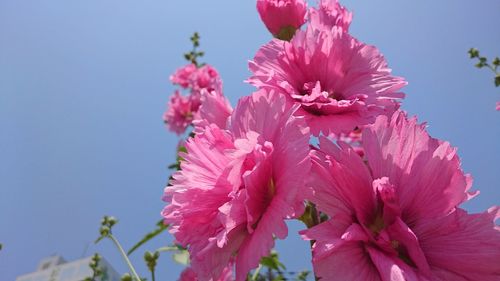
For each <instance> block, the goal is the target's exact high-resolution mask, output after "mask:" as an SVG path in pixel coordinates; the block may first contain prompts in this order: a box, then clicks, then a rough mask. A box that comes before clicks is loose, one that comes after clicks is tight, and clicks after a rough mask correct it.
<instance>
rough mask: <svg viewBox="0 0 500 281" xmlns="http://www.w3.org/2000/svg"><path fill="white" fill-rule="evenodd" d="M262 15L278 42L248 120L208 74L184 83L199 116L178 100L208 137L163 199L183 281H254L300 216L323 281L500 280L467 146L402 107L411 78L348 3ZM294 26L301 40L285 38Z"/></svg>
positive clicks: (282, 1) (256, 80) (259, 65)
mask: <svg viewBox="0 0 500 281" xmlns="http://www.w3.org/2000/svg"><path fill="white" fill-rule="evenodd" d="M257 8H258V11H259V13H260V16H261V18H262V20H263V21H264V23H265V25H266V26H267V27H268V29H269V30H270V31H271V33H272V34H273V35H275V37H277V38H276V39H272V40H271V41H270V42H269V43H267V44H265V45H264V46H262V47H261V48H260V49H259V50H258V51H257V54H256V55H255V58H254V59H253V60H252V61H251V62H250V66H249V67H250V70H251V71H252V76H251V77H250V78H249V80H248V82H249V83H251V84H252V85H254V86H255V87H257V88H258V90H257V91H256V92H254V93H252V94H250V95H249V96H245V97H242V98H241V99H240V100H239V102H238V104H237V106H236V107H235V108H234V110H233V109H232V108H231V106H230V105H229V103H228V102H227V100H226V99H225V98H224V97H223V96H222V95H221V94H220V92H219V91H220V89H218V88H217V86H218V85H220V83H214V84H212V82H208V83H205V82H207V81H215V80H217V81H218V79H219V78H218V76H217V79H214V80H210V79H208V80H205V79H206V78H207V77H212V76H210V75H208V76H205V74H206V73H205V72H209V71H208V70H201V69H199V68H195V67H193V66H192V65H191V66H187V67H185V68H183V69H181V70H179V71H177V72H176V74H175V75H173V76H172V78H171V80H172V82H173V83H176V84H178V85H180V86H181V87H183V88H189V89H191V90H192V91H193V92H192V93H191V96H196V95H198V94H197V91H199V93H200V94H199V99H197V103H198V106H197V107H196V106H193V102H191V103H189V102H187V101H186V100H185V99H183V98H182V96H181V95H180V94H177V93H176V94H175V95H174V97H173V98H172V101H171V103H170V109H169V112H170V111H172V112H173V113H168V112H167V114H166V115H167V116H168V117H167V119H168V120H169V121H168V124H170V126H173V127H175V128H178V129H176V130H178V131H180V129H179V128H183V130H184V129H185V127H186V126H185V125H184V124H188V123H190V124H193V125H194V126H195V133H196V134H195V136H194V137H190V138H188V140H187V141H186V143H185V147H186V150H187V152H186V153H181V154H180V157H181V158H182V159H183V160H182V162H181V169H180V170H179V171H177V172H175V173H174V174H173V176H172V180H171V181H170V183H169V185H168V186H167V187H166V188H165V193H164V197H163V200H164V201H166V202H167V203H168V204H167V205H166V207H165V208H164V209H163V211H162V216H163V217H164V220H165V223H166V224H168V225H169V227H170V228H169V231H170V232H171V233H172V234H173V235H174V236H175V239H176V241H178V243H179V244H180V245H181V246H183V247H186V248H187V249H188V251H189V253H190V258H191V264H190V267H189V268H188V269H187V270H186V271H184V272H183V273H182V276H181V279H180V280H200V281H208V280H237V281H243V280H247V275H248V273H249V272H250V271H251V270H252V269H255V268H257V266H258V265H259V261H260V260H261V258H262V257H265V256H267V255H269V254H270V251H271V249H272V248H273V247H274V243H275V242H274V241H275V239H285V238H286V237H287V236H288V228H287V225H286V221H287V220H291V219H300V220H302V221H304V222H305V223H306V225H307V227H308V228H307V229H304V230H303V231H301V232H300V235H301V237H302V238H303V239H304V240H311V241H313V246H312V263H313V268H314V274H315V276H316V277H317V278H320V280H324V281H336V280H339V281H351V280H373V281H389V280H390V281H404V280H408V281H409V280H417V281H445V280H457V281H479V280H481V281H498V280H500V227H499V226H497V225H496V224H495V220H496V219H498V218H499V217H500V208H499V207H492V208H490V209H489V210H487V211H485V212H483V213H479V214H469V213H468V212H467V211H465V210H464V209H462V208H461V207H460V205H461V204H462V203H464V202H466V201H468V200H470V199H471V198H473V197H474V196H476V195H477V193H478V192H472V191H471V186H472V178H471V176H470V175H468V174H465V173H464V172H463V170H462V169H461V162H460V159H459V158H458V156H457V151H456V148H454V147H452V146H451V145H450V144H449V143H448V142H446V141H441V140H438V139H434V138H432V137H431V136H429V134H428V133H427V131H426V128H425V125H423V124H419V123H418V122H417V120H416V118H409V117H408V116H407V114H406V113H405V112H403V111H401V110H400V109H399V107H400V102H401V99H402V98H403V97H404V95H403V94H402V92H401V89H402V88H403V87H404V86H405V85H406V82H405V80H404V79H403V78H401V77H397V76H393V75H392V73H391V69H390V68H389V67H388V65H387V62H386V61H385V59H384V57H383V55H382V54H381V53H380V51H379V50H378V49H377V48H376V47H374V46H370V45H366V44H364V43H363V42H361V41H359V40H358V39H356V38H355V37H353V36H352V35H351V34H349V32H348V28H349V25H350V23H351V20H352V14H351V13H350V12H349V11H348V10H347V9H346V8H345V7H343V6H341V5H340V4H339V3H338V1H337V0H321V1H319V3H318V6H317V7H312V8H309V9H307V4H306V2H305V1H302V0H296V1H293V0H288V1H286V0H258V1H257ZM303 25H305V26H303ZM288 27H293V33H292V34H291V37H290V38H282V37H281V36H277V34H280V33H281V30H282V29H283V28H288ZM197 72H203V73H205V74H196V75H193V73H197ZM214 73H216V72H214ZM200 75H201V76H203V79H202V80H203V83H202V82H201V81H199V80H198V79H199V78H198V77H199V76H200ZM213 77H215V76H213ZM207 85H208V86H207ZM211 87H213V88H211ZM200 88H201V89H200ZM195 107H196V108H195ZM190 114H191V115H190ZM188 115H190V117H189V118H190V119H189V120H187V117H184V119H183V118H181V116H188ZM176 130H174V131H176ZM183 130H182V131H183ZM176 132H177V131H176ZM315 144H318V145H315ZM306 206H309V207H311V206H315V207H316V208H317V210H318V211H319V213H312V214H310V213H307V214H308V215H310V216H314V217H313V218H314V219H313V220H312V221H316V222H317V223H314V224H313V225H311V224H310V221H306V219H304V216H303V215H305V213H304V210H306ZM320 217H321V220H319V218H320Z"/></svg>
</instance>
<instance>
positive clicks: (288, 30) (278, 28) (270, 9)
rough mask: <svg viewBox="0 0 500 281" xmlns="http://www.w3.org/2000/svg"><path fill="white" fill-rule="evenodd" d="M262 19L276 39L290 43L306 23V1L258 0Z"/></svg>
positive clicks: (258, 9)
mask: <svg viewBox="0 0 500 281" xmlns="http://www.w3.org/2000/svg"><path fill="white" fill-rule="evenodd" d="M257 11H258V12H259V15H260V18H261V19H262V21H263V22H264V24H265V25H266V27H267V29H268V30H269V32H271V33H272V34H273V36H274V37H276V38H279V39H282V40H287V41H289V40H290V39H291V38H292V37H293V34H294V33H295V31H296V30H297V29H299V28H300V27H301V26H302V25H303V24H304V23H305V21H306V13H307V3H306V2H305V1H304V0H257Z"/></svg>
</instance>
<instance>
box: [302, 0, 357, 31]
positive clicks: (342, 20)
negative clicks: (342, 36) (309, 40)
mask: <svg viewBox="0 0 500 281" xmlns="http://www.w3.org/2000/svg"><path fill="white" fill-rule="evenodd" d="M309 21H310V23H311V26H312V27H313V28H314V29H318V30H328V31H329V30H331V29H332V28H333V27H334V26H336V27H339V28H341V29H342V30H343V31H344V32H347V31H349V25H350V24H351V21H352V13H351V12H349V11H348V10H347V9H346V8H345V7H344V6H342V5H340V3H339V2H338V0H320V2H319V7H318V8H311V9H309Z"/></svg>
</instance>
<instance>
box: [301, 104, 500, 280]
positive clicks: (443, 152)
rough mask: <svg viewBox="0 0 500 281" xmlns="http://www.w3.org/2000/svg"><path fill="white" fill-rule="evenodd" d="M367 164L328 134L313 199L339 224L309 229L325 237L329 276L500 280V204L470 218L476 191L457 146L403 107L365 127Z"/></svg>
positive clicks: (317, 264)
mask: <svg viewBox="0 0 500 281" xmlns="http://www.w3.org/2000/svg"><path fill="white" fill-rule="evenodd" d="M363 148H364V151H365V154H366V162H365V161H364V160H363V159H362V158H361V157H360V156H359V155H358V154H357V153H355V152H354V151H353V150H352V148H351V147H350V146H348V145H347V144H345V143H343V142H339V143H338V145H336V144H334V143H333V142H331V141H330V140H328V139H327V138H325V137H321V138H320V150H316V151H313V152H312V160H313V166H312V169H311V177H310V179H311V180H310V185H311V187H312V188H313V190H314V196H313V197H312V198H310V199H311V200H312V201H313V202H314V203H316V205H317V206H318V208H319V210H320V211H321V212H324V213H326V214H327V215H329V216H330V218H331V219H330V220H328V221H326V222H323V223H321V224H319V225H317V226H315V227H313V228H311V229H308V230H305V231H303V234H304V235H305V237H306V238H308V239H311V240H315V241H316V242H315V244H314V248H313V265H314V270H315V272H316V274H317V276H318V277H321V278H322V280H329V281H335V280H339V281H340V280H341V281H351V280H395V281H404V280H422V281H444V280H454V281H477V280H483V281H488V280H489V281H494V280H499V276H500V275H499V272H500V263H499V262H498V261H500V228H499V227H498V226H496V225H495V222H494V221H495V219H497V218H499V217H500V208H498V207H493V208H491V209H489V210H488V211H487V212H484V213H480V214H468V213H467V212H466V211H464V210H463V209H460V208H459V205H460V204H461V203H463V202H465V201H467V200H468V199H470V198H471V197H473V196H474V195H475V194H474V193H470V192H469V189H470V187H471V184H472V179H471V177H470V176H469V175H465V174H464V173H463V171H462V170H461V168H460V160H459V158H458V156H457V155H456V149H455V148H453V147H451V146H450V144H449V143H448V142H443V141H440V140H437V139H433V138H431V137H430V136H429V135H428V134H427V132H426V131H425V128H424V126H423V125H418V124H417V120H416V119H414V118H413V119H409V120H408V119H407V118H406V115H405V114H404V113H402V112H397V113H395V114H394V115H393V116H392V118H389V117H387V116H380V117H379V118H378V119H377V121H376V123H375V124H373V125H370V126H367V127H366V128H365V129H364V130H363Z"/></svg>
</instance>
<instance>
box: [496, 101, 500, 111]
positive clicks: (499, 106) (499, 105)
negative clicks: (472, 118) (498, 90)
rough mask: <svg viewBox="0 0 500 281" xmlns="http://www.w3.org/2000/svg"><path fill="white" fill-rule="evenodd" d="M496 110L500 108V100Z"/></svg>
mask: <svg viewBox="0 0 500 281" xmlns="http://www.w3.org/2000/svg"><path fill="white" fill-rule="evenodd" d="M496 110H500V101H497V106H496Z"/></svg>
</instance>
